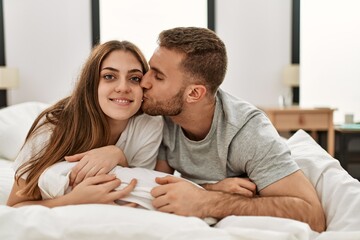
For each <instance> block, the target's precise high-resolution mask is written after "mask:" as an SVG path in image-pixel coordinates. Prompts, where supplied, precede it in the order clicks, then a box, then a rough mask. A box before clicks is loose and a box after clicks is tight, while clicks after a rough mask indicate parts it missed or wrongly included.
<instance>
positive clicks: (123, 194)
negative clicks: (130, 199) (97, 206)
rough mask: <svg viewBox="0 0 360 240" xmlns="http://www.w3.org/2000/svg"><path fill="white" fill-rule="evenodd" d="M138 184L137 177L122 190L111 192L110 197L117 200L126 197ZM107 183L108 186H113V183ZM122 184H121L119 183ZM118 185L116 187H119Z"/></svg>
mask: <svg viewBox="0 0 360 240" xmlns="http://www.w3.org/2000/svg"><path fill="white" fill-rule="evenodd" d="M136 184H137V180H136V179H132V180H131V182H130V183H129V185H127V186H126V187H125V188H123V189H122V190H117V191H113V192H111V193H110V194H109V197H110V198H111V201H115V200H117V199H121V198H124V197H126V196H127V195H128V194H129V193H130V192H132V191H133V190H134V188H135V186H136ZM105 185H107V186H106V187H110V188H111V187H112V185H111V184H110V182H109V183H106V184H105ZM118 186H120V184H119V185H118ZM118 186H116V187H118ZM116 187H114V188H113V189H115V188H116Z"/></svg>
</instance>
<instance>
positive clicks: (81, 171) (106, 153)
mask: <svg viewBox="0 0 360 240" xmlns="http://www.w3.org/2000/svg"><path fill="white" fill-rule="evenodd" d="M65 160H66V161H68V162H77V161H78V162H79V163H78V164H76V165H75V167H73V169H72V170H71V173H70V185H71V186H73V187H75V186H76V185H78V184H79V183H80V182H82V181H83V180H85V179H86V178H88V177H93V176H97V175H102V174H106V173H109V172H110V171H111V170H112V169H113V168H114V167H115V166H117V165H120V166H123V167H128V163H127V160H126V157H125V155H124V153H123V151H122V150H121V149H120V148H118V147H116V146H114V145H109V146H105V147H101V148H95V149H92V150H90V151H87V152H83V153H79V154H75V155H72V156H66V157H65Z"/></svg>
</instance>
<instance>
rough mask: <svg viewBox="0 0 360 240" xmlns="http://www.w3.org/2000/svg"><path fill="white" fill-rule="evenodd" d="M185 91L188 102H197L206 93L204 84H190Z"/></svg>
mask: <svg viewBox="0 0 360 240" xmlns="http://www.w3.org/2000/svg"><path fill="white" fill-rule="evenodd" d="M186 91H187V96H186V101H187V102H188V103H193V102H197V101H199V100H201V99H202V98H204V97H205V95H206V87H205V86H204V85H190V86H188V89H187V90H186Z"/></svg>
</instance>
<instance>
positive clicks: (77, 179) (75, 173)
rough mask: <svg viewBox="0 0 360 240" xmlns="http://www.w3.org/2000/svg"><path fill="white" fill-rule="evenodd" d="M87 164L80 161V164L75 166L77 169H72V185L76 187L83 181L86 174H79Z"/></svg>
mask: <svg viewBox="0 0 360 240" xmlns="http://www.w3.org/2000/svg"><path fill="white" fill-rule="evenodd" d="M86 164H87V161H85V160H84V161H80V162H79V163H77V164H76V165H75V167H73V168H72V169H71V172H70V185H74V184H75V185H76V184H78V183H79V182H81V181H80V179H81V180H83V179H84V177H85V172H82V173H81V175H79V172H80V171H81V169H83V168H84V167H85V166H86Z"/></svg>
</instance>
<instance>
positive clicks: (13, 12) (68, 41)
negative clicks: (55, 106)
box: [3, 0, 91, 105]
mask: <svg viewBox="0 0 360 240" xmlns="http://www.w3.org/2000/svg"><path fill="white" fill-rule="evenodd" d="M3 6H4V8H3V11H4V28H5V54H6V64H7V66H12V67H17V68H19V71H20V87H19V88H17V89H14V90H10V91H8V103H9V105H11V104H15V103H20V102H25V101H41V102H48V103H51V102H54V101H57V100H59V99H61V98H63V97H65V96H66V95H68V94H69V93H70V90H71V89H72V88H73V84H74V81H75V80H76V78H77V75H78V73H79V71H80V68H81V66H82V64H83V63H84V61H85V59H86V57H87V56H88V54H89V53H90V49H91V18H90V1H89V0H76V1H72V0H31V1H23V0H4V1H3Z"/></svg>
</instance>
